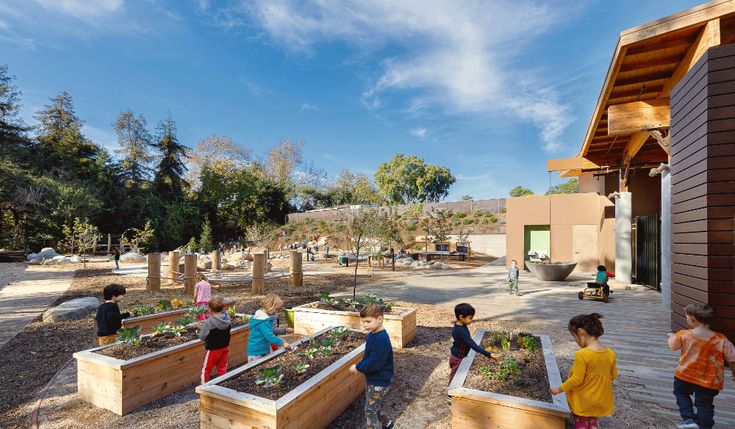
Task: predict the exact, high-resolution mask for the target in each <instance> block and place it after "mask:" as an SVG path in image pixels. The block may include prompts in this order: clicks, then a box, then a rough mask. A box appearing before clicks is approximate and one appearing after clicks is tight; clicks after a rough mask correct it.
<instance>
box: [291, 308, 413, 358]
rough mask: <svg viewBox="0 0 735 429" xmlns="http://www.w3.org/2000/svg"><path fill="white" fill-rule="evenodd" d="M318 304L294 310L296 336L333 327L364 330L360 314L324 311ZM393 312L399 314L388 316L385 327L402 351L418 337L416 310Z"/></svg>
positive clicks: (405, 309)
mask: <svg viewBox="0 0 735 429" xmlns="http://www.w3.org/2000/svg"><path fill="white" fill-rule="evenodd" d="M317 303H318V302H317V301H315V302H310V303H308V304H304V305H300V306H298V307H294V308H293V315H294V332H295V333H296V334H299V335H311V334H313V333H315V332H318V331H320V330H322V329H324V328H327V327H332V326H346V327H348V328H351V329H362V328H361V326H360V313H359V312H357V311H335V310H322V309H319V308H316V307H315V305H316V304H317ZM393 310H398V313H392V314H386V315H385V316H384V318H383V319H384V320H383V327H385V330H386V332H388V336H390V342H391V344H392V345H393V348H395V349H402V348H404V347H406V345H407V344H408V343H410V342H411V341H412V340H413V339H414V338H415V337H416V309H415V308H408V307H393Z"/></svg>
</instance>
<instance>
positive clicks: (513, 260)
mask: <svg viewBox="0 0 735 429" xmlns="http://www.w3.org/2000/svg"><path fill="white" fill-rule="evenodd" d="M514 262H515V263H516V264H518V261H516V260H515V259H512V260H511V261H510V263H511V264H512V263H514Z"/></svg>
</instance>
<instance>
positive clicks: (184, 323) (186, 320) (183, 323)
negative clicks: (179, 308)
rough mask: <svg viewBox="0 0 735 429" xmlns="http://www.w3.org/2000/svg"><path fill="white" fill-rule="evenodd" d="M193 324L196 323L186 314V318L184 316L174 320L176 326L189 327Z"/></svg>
mask: <svg viewBox="0 0 735 429" xmlns="http://www.w3.org/2000/svg"><path fill="white" fill-rule="evenodd" d="M194 322H196V319H195V318H193V317H191V316H190V315H188V314H187V315H186V316H184V317H182V318H180V319H177V320H176V324H177V325H178V326H189V325H191V324H192V323H194Z"/></svg>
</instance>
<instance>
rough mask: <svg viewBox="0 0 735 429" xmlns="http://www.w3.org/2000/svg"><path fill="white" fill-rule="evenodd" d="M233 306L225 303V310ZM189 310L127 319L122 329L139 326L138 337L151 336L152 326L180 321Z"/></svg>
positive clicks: (233, 303) (232, 302) (231, 303)
mask: <svg viewBox="0 0 735 429" xmlns="http://www.w3.org/2000/svg"><path fill="white" fill-rule="evenodd" d="M233 305H235V301H227V302H225V310H227V309H229V308H230V307H232V306H233ZM191 308H193V307H189V308H179V309H176V310H169V311H162V312H160V313H153V314H148V315H145V316H136V317H129V318H127V319H123V321H122V327H123V328H132V327H133V326H140V332H139V334H140V335H144V334H152V333H153V327H154V326H156V325H158V324H159V323H161V322H165V323H174V322H176V320H177V319H181V318H182V317H184V315H185V314H186V312H187V311H189V310H190V309H191Z"/></svg>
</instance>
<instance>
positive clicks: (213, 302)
mask: <svg viewBox="0 0 735 429" xmlns="http://www.w3.org/2000/svg"><path fill="white" fill-rule="evenodd" d="M209 308H210V309H211V310H212V311H213V312H215V313H220V312H221V311H222V310H224V309H225V300H224V299H223V298H222V297H221V296H215V297H212V299H210V300H209Z"/></svg>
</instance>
